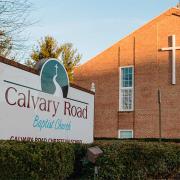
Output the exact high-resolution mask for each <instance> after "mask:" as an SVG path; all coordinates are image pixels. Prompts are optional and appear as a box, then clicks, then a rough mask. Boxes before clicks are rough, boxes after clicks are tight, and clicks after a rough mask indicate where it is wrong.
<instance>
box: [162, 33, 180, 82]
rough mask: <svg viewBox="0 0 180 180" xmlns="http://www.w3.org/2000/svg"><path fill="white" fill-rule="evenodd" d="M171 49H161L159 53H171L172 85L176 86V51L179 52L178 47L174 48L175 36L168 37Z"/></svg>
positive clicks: (179, 48) (179, 47)
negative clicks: (170, 41)
mask: <svg viewBox="0 0 180 180" xmlns="http://www.w3.org/2000/svg"><path fill="white" fill-rule="evenodd" d="M170 37H171V40H172V47H167V48H161V51H172V84H176V50H180V46H176V36H175V35H172V36H170Z"/></svg>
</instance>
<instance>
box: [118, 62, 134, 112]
mask: <svg viewBox="0 0 180 180" xmlns="http://www.w3.org/2000/svg"><path fill="white" fill-rule="evenodd" d="M124 68H132V87H122V80H123V77H122V75H121V74H122V69H124ZM122 90H132V108H131V109H123V108H122V107H123V106H122V102H123V101H122ZM119 111H121V112H131V111H134V66H133V65H129V66H121V67H119Z"/></svg>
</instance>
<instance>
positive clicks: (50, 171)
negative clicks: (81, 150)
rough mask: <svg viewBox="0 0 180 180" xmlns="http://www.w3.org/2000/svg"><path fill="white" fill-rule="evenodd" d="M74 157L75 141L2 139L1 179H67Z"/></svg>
mask: <svg viewBox="0 0 180 180" xmlns="http://www.w3.org/2000/svg"><path fill="white" fill-rule="evenodd" d="M74 160H75V154H74V145H73V144H65V143H45V142H39V143H37V142H36V143H33V142H13V141H0V178H1V179H66V178H67V177H69V176H70V175H71V174H72V173H73V169H74Z"/></svg>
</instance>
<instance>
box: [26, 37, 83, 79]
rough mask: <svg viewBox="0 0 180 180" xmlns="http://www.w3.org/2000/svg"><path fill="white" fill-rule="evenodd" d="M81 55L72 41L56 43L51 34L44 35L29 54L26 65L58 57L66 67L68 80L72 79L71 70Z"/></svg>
mask: <svg viewBox="0 0 180 180" xmlns="http://www.w3.org/2000/svg"><path fill="white" fill-rule="evenodd" d="M81 57H82V56H81V55H80V54H79V53H78V52H77V49H74V48H73V44H72V43H64V44H62V45H58V43H57V41H56V40H55V39H54V38H53V37H51V36H45V37H44V39H43V38H42V39H41V40H40V41H39V42H38V46H36V47H35V48H34V49H33V51H32V54H31V59H29V60H28V61H26V63H25V64H26V65H27V66H31V67H33V66H34V65H35V64H36V62H37V61H39V60H41V59H48V58H56V59H59V60H60V61H61V62H62V63H63V64H64V67H65V68H66V71H67V73H68V76H69V80H70V82H72V81H73V70H74V67H75V66H77V65H78V63H79V62H80V60H81Z"/></svg>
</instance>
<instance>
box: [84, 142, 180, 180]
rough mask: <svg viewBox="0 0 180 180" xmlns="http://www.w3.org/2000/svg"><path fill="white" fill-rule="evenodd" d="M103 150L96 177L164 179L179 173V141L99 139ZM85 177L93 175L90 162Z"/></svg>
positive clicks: (99, 144)
mask: <svg viewBox="0 0 180 180" xmlns="http://www.w3.org/2000/svg"><path fill="white" fill-rule="evenodd" d="M95 145H98V146H99V147H100V148H101V149H102V150H103V152H104V154H103V156H102V157H100V158H98V160H97V162H96V166H98V169H99V173H98V178H97V179H99V180H101V179H103V180H106V179H111V180H118V179H167V178H172V177H173V176H175V175H176V174H178V173H180V145H179V144H175V143H157V142H156V143H155V142H137V141H122V142H120V141H119V142H118V141H116V142H113V141H99V142H96V143H95ZM85 172H91V174H90V173H89V174H87V176H86V177H84V178H85V179H92V178H93V168H92V164H90V163H89V164H88V166H87V165H86V167H85Z"/></svg>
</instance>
